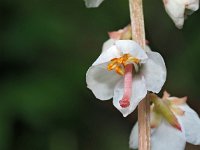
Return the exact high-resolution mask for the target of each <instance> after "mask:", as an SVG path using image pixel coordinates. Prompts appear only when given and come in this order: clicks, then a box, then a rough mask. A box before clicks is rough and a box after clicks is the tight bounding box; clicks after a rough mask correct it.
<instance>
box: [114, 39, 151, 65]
mask: <svg viewBox="0 0 200 150" xmlns="http://www.w3.org/2000/svg"><path fill="white" fill-rule="evenodd" d="M115 44H116V46H117V48H118V49H119V50H120V51H121V52H122V53H123V54H131V55H132V56H133V57H136V58H138V59H140V60H141V61H142V62H143V61H144V60H146V59H147V58H148V57H147V55H146V53H145V51H144V50H143V49H142V48H141V47H140V46H139V45H138V44H137V43H136V42H135V41H133V40H117V41H116V42H115Z"/></svg>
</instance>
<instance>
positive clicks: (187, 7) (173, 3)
mask: <svg viewBox="0 0 200 150" xmlns="http://www.w3.org/2000/svg"><path fill="white" fill-rule="evenodd" d="M163 3H164V6H165V10H166V12H167V13H168V15H169V16H170V17H171V18H172V20H173V21H174V23H175V25H176V26H177V27H178V28H179V29H181V28H182V27H183V24H184V19H186V17H187V15H190V14H192V12H194V11H196V10H198V9H199V0H163Z"/></svg>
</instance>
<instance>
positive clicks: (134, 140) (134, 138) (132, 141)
mask: <svg viewBox="0 0 200 150" xmlns="http://www.w3.org/2000/svg"><path fill="white" fill-rule="evenodd" d="M129 147H130V148H131V149H137V148H138V122H136V124H135V125H134V127H133V129H132V131H131V134H130V138H129Z"/></svg>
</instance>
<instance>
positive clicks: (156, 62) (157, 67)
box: [141, 52, 167, 93]
mask: <svg viewBox="0 0 200 150" xmlns="http://www.w3.org/2000/svg"><path fill="white" fill-rule="evenodd" d="M147 56H148V57H149V59H148V60H147V62H146V63H144V64H143V66H142V68H141V74H142V75H143V76H144V79H145V82H146V87H147V90H148V91H152V92H155V93H158V92H160V90H161V88H162V86H163V84H164V83H165V81H166V74H167V73H166V72H167V71H166V66H165V62H164V60H163V58H162V56H161V55H160V54H159V53H157V52H147Z"/></svg>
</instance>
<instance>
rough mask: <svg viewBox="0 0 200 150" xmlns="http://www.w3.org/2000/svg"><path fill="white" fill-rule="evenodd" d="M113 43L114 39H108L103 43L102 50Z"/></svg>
mask: <svg viewBox="0 0 200 150" xmlns="http://www.w3.org/2000/svg"><path fill="white" fill-rule="evenodd" d="M114 44H115V40H113V39H109V40H107V41H105V42H104V43H103V47H102V52H104V51H106V50H108V49H109V48H111V47H112V46H113V45H114Z"/></svg>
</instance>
